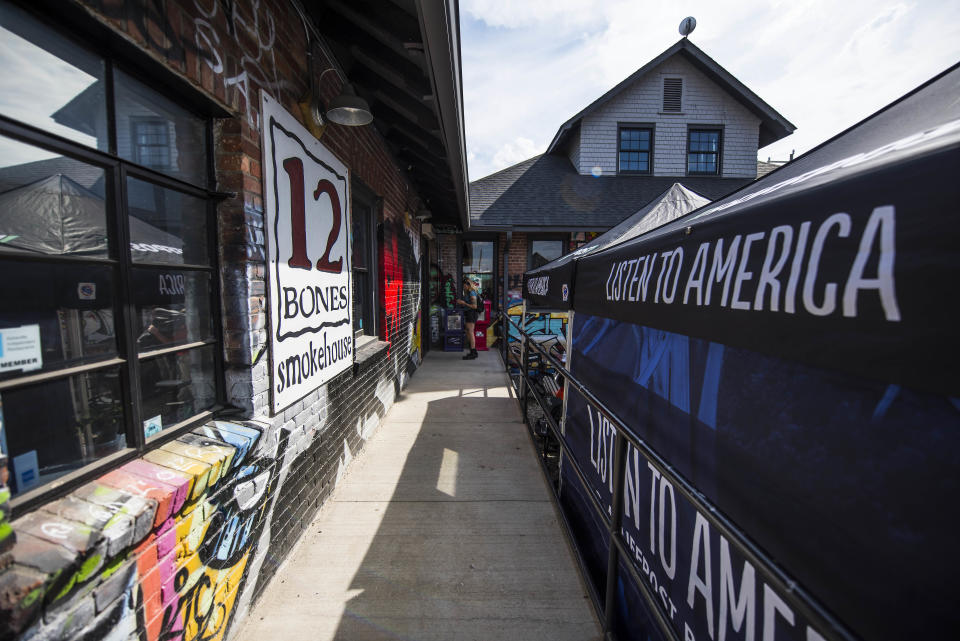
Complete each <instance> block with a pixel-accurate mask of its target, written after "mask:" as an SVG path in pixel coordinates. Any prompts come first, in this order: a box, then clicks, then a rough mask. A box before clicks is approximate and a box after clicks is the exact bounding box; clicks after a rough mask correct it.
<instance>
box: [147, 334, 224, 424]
mask: <svg viewBox="0 0 960 641" xmlns="http://www.w3.org/2000/svg"><path fill="white" fill-rule="evenodd" d="M214 374H215V373H214V369H213V348H212V347H203V348H200V349H192V350H188V351H183V352H177V353H175V354H167V355H166V356H158V357H156V358H148V359H144V360H143V361H141V362H140V392H141V394H142V395H143V405H142V412H141V413H142V416H143V420H144V421H147V420H149V419H151V418H154V417H156V416H159V417H160V423H161V425H162V427H163V428H167V427H170V426H172V425H175V424H177V423H179V422H181V421H185V420H187V419H188V418H190V417H192V416H195V415H197V414H199V413H200V412H202V411H203V410H205V409H208V408H210V407H212V406H213V404H214V402H215V401H216V387H215V385H214V380H215V379H214Z"/></svg>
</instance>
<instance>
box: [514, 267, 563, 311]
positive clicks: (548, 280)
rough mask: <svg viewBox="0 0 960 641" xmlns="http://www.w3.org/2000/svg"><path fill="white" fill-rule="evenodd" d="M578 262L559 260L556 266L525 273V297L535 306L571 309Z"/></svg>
mask: <svg viewBox="0 0 960 641" xmlns="http://www.w3.org/2000/svg"><path fill="white" fill-rule="evenodd" d="M575 266H576V263H575V262H574V261H573V260H567V261H565V262H558V264H557V265H555V266H547V265H545V266H544V268H543V269H540V270H534V271H529V272H527V273H525V274H524V275H523V298H524V299H525V300H526V301H527V303H528V304H529V305H530V306H531V307H533V308H539V309H570V308H571V307H572V305H573V300H572V296H571V290H572V289H573V279H574V272H575V269H574V268H575Z"/></svg>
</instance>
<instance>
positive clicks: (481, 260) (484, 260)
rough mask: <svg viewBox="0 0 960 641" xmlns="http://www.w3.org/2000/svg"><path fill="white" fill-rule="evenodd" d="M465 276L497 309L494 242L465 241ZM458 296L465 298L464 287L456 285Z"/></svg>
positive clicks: (481, 296)
mask: <svg viewBox="0 0 960 641" xmlns="http://www.w3.org/2000/svg"><path fill="white" fill-rule="evenodd" d="M462 247H463V275H464V276H466V277H467V278H469V279H470V280H471V281H472V282H473V286H474V288H476V289H477V293H478V294H479V295H480V298H481V299H483V300H491V301H493V305H494V307H496V301H497V297H496V293H495V289H494V288H495V287H496V283H495V282H494V280H495V279H494V269H493V267H494V248H495V245H494V243H493V241H486V240H484V241H476V240H473V241H470V240H468V241H465V242H464V243H463V246H462ZM455 291H456V296H455V297H454V298H462V297H463V285H462V284H461V283H456V289H455Z"/></svg>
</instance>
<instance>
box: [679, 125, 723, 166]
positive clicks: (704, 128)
mask: <svg viewBox="0 0 960 641" xmlns="http://www.w3.org/2000/svg"><path fill="white" fill-rule="evenodd" d="M723 129H724V128H723V125H687V153H686V158H685V163H684V164H685V166H686V175H687V176H722V175H723ZM694 132H697V133H716V134H717V151H716V152H715V153H716V156H717V163H716V165H717V170H716V171H690V154H691V153H692V152H691V151H690V134H692V133H694ZM697 153H703V152H697ZM709 153H714V152H709Z"/></svg>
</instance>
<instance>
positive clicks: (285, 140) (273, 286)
mask: <svg viewBox="0 0 960 641" xmlns="http://www.w3.org/2000/svg"><path fill="white" fill-rule="evenodd" d="M262 101H263V102H262V113H263V123H264V127H263V157H264V171H263V178H264V184H263V192H264V204H265V207H266V214H265V216H264V227H265V228H266V236H267V283H268V284H267V294H268V296H269V307H268V313H267V316H268V319H269V324H270V343H269V344H270V361H271V374H270V385H271V397H272V406H273V411H274V413H276V412H278V411H280V410H282V409H283V408H285V407H287V406H288V405H290V404H291V403H294V402H295V401H297V400H299V399H301V398H303V397H304V396H306V395H307V394H309V393H310V392H312V391H313V390H315V389H317V388H318V387H320V386H321V385H323V384H324V383H326V382H327V381H329V380H330V379H331V378H332V377H333V376H335V375H337V374H339V373H340V372H342V371H344V370H345V369H347V368H348V367H350V366H351V365H352V364H353V312H352V309H353V305H352V304H351V300H352V291H351V282H350V273H351V272H350V244H349V233H350V216H349V203H350V192H349V175H348V170H347V167H346V165H344V164H343V163H342V162H340V161H339V160H338V159H337V158H336V157H335V156H334V155H333V154H332V153H331V152H330V150H328V149H327V148H326V147H324V146H323V145H322V144H320V142H319V141H318V140H317V139H316V138H314V137H313V136H312V135H311V134H310V133H309V132H308V131H307V130H306V129H305V128H304V127H303V126H302V125H300V123H298V122H297V121H296V120H295V119H294V117H293V116H292V115H290V114H289V113H288V112H287V111H286V110H284V109H283V107H281V106H280V105H279V104H278V103H277V102H276V101H275V100H274V99H273V98H271V97H270V96H268V95H266V94H265V93H264V94H263V98H262Z"/></svg>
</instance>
